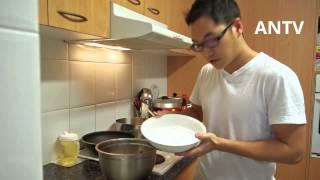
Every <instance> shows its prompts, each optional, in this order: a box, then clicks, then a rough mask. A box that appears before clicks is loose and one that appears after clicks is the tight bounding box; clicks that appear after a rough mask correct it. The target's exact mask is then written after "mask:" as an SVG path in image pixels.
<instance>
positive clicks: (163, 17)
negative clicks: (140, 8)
mask: <svg viewBox="0 0 320 180" xmlns="http://www.w3.org/2000/svg"><path fill="white" fill-rule="evenodd" d="M169 2H170V1H169V0H161V1H159V0H145V10H144V15H145V16H148V17H150V18H152V19H155V20H157V21H160V22H162V23H164V24H167V18H168V13H169Z"/></svg>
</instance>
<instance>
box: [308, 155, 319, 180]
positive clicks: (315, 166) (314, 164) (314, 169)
mask: <svg viewBox="0 0 320 180" xmlns="http://www.w3.org/2000/svg"><path fill="white" fill-rule="evenodd" d="M319 178H320V158H311V159H310V167H309V180H318V179H319Z"/></svg>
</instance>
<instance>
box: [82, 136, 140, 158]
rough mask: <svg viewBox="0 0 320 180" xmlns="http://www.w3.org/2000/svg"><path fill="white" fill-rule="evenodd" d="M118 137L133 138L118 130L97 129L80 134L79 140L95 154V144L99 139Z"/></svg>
mask: <svg viewBox="0 0 320 180" xmlns="http://www.w3.org/2000/svg"><path fill="white" fill-rule="evenodd" d="M118 138H134V135H132V134H129V133H126V132H120V131H97V132H92V133H88V134H86V135H84V136H82V138H81V142H82V144H83V145H84V146H85V147H86V148H87V149H89V150H90V151H92V152H93V153H95V154H97V151H96V150H95V146H96V144H98V143H99V142H101V141H105V140H109V139H118Z"/></svg>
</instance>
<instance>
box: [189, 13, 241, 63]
mask: <svg viewBox="0 0 320 180" xmlns="http://www.w3.org/2000/svg"><path fill="white" fill-rule="evenodd" d="M227 27H228V24H227V25H225V24H216V23H215V22H214V21H213V20H212V19H211V18H210V17H207V16H202V17H200V18H199V19H197V20H196V21H195V22H194V23H192V24H191V33H192V40H193V41H194V43H195V44H199V43H200V44H207V46H205V47H204V48H203V51H202V52H201V53H202V55H203V56H204V57H205V58H206V59H207V60H208V63H210V64H212V65H213V66H214V67H215V68H217V69H224V68H226V67H227V66H228V65H229V64H230V63H231V62H232V60H233V59H235V54H236V52H237V46H236V38H235V36H234V34H233V33H232V31H231V29H232V27H233V24H230V27H229V28H227ZM226 28H227V29H226ZM224 30H226V32H225V34H224V35H223V36H222V37H221V38H220V40H218V41H217V37H219V36H220V35H221V34H222V32H223V31H224ZM210 43H211V44H210Z"/></svg>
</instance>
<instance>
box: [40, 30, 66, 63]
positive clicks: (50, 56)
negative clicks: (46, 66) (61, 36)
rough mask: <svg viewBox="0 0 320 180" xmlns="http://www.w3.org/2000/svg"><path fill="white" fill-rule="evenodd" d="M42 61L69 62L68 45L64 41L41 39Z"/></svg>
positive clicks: (42, 37) (43, 37)
mask: <svg viewBox="0 0 320 180" xmlns="http://www.w3.org/2000/svg"><path fill="white" fill-rule="evenodd" d="M40 47H41V59H42V60H44V59H45V60H68V44H67V43H65V42H63V41H62V40H58V39H53V38H49V37H45V36H41V37H40Z"/></svg>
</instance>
